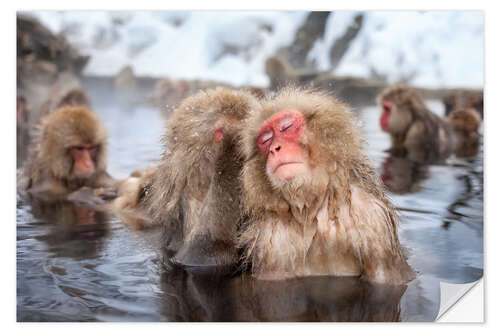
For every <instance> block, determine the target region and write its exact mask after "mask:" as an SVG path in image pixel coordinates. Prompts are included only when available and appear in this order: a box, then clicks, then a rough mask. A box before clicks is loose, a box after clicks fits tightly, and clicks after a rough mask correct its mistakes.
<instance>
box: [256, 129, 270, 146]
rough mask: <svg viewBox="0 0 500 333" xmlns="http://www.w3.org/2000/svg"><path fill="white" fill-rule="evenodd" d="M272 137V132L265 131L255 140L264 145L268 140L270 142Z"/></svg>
mask: <svg viewBox="0 0 500 333" xmlns="http://www.w3.org/2000/svg"><path fill="white" fill-rule="evenodd" d="M272 137H273V132H272V131H267V132H264V133H262V134H261V135H260V136H259V138H258V139H257V141H258V143H259V144H261V145H262V144H266V143H267V142H268V141H269V140H271V139H272Z"/></svg>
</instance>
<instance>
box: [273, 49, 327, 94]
mask: <svg viewBox="0 0 500 333" xmlns="http://www.w3.org/2000/svg"><path fill="white" fill-rule="evenodd" d="M264 67H265V72H266V74H267V76H268V77H269V81H270V85H269V89H271V90H272V91H277V90H279V89H280V88H283V87H285V86H287V85H289V84H296V85H298V86H305V85H308V84H309V85H313V82H312V81H313V80H314V79H317V78H318V79H319V78H322V77H323V76H325V75H327V76H329V77H330V75H329V74H328V73H321V72H315V71H310V70H295V69H294V68H292V66H291V65H290V64H289V63H288V61H287V60H286V59H285V58H283V57H281V56H278V55H274V56H271V57H269V58H267V59H266V62H265V64H264Z"/></svg>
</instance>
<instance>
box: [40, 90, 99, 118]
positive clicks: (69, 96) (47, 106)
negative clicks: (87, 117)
mask: <svg viewBox="0 0 500 333" xmlns="http://www.w3.org/2000/svg"><path fill="white" fill-rule="evenodd" d="M63 106H85V107H87V108H90V107H91V103H90V100H89V98H88V97H87V95H86V94H85V93H84V92H83V91H82V90H80V89H73V90H70V91H68V92H67V93H66V94H65V95H64V96H63V97H62V98H61V99H60V100H59V101H57V100H55V99H54V98H53V97H51V98H48V99H47V100H46V101H45V102H44V103H43V104H42V105H41V106H40V113H39V119H40V120H41V119H43V118H44V117H45V116H46V115H48V114H49V113H51V112H52V111H54V110H56V109H58V108H61V107H63Z"/></svg>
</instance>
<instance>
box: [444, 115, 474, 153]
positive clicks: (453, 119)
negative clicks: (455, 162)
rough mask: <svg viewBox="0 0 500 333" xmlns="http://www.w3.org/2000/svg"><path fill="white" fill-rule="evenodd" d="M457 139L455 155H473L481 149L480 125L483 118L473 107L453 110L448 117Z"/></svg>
mask: <svg viewBox="0 0 500 333" xmlns="http://www.w3.org/2000/svg"><path fill="white" fill-rule="evenodd" d="M447 119H448V121H449V122H450V124H451V126H452V127H453V132H454V134H455V139H456V149H455V155H456V156H457V157H473V156H475V155H477V153H478V151H479V138H480V135H479V126H480V125H481V118H480V117H479V113H478V112H477V111H476V110H475V109H472V108H468V109H456V110H453V111H452V112H451V113H450V114H449V115H448V117H447Z"/></svg>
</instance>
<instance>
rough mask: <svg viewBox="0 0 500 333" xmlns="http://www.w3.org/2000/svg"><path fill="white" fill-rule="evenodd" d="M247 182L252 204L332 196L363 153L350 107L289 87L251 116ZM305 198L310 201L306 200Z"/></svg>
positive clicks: (246, 140)
mask: <svg viewBox="0 0 500 333" xmlns="http://www.w3.org/2000/svg"><path fill="white" fill-rule="evenodd" d="M243 140H244V143H245V146H244V150H245V155H246V163H245V166H244V169H243V183H244V187H245V192H246V195H247V196H248V197H249V198H250V199H249V200H248V201H249V202H251V204H252V203H254V202H256V201H258V202H260V203H259V204H258V206H259V205H260V206H261V207H266V206H267V204H266V201H267V202H269V203H271V202H273V197H276V196H275V195H273V193H276V192H281V193H283V194H285V196H288V197H289V199H290V200H294V201H296V200H295V199H298V200H300V198H297V196H298V195H300V194H299V193H302V194H304V196H307V194H308V193H309V194H311V193H319V192H322V191H326V187H327V186H328V184H329V183H330V181H331V179H332V176H333V177H334V178H336V177H342V176H341V175H340V174H341V171H342V170H345V167H346V166H348V165H350V161H352V160H353V159H355V158H357V157H358V156H360V154H361V149H362V140H361V136H360V134H359V129H358V127H357V126H356V124H355V121H354V119H353V116H352V114H351V112H350V111H349V109H348V107H347V106H346V105H345V104H343V103H341V102H339V101H337V100H336V99H334V98H333V97H330V96H327V95H326V94H323V93H315V92H310V91H306V90H298V89H294V88H287V89H285V90H283V91H281V92H280V93H279V94H278V95H277V97H276V98H274V99H273V100H270V101H264V102H263V103H262V107H261V108H260V109H258V110H257V112H253V113H251V114H250V115H249V119H248V121H247V128H246V129H244V131H243ZM302 199H304V198H302Z"/></svg>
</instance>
